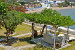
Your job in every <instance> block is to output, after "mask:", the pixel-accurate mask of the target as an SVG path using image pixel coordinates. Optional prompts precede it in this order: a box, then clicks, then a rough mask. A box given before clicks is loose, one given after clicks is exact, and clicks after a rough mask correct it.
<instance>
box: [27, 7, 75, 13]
mask: <svg viewBox="0 0 75 50" xmlns="http://www.w3.org/2000/svg"><path fill="white" fill-rule="evenodd" d="M43 9H44V8H33V9H27V10H28V11H27V12H26V13H34V12H37V13H39V12H41V11H42V10H43ZM51 9H53V10H63V9H75V6H72V7H71V6H68V7H51Z"/></svg>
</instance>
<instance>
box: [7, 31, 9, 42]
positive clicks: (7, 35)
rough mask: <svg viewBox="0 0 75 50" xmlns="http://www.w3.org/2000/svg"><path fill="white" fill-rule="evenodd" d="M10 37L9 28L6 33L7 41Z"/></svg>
mask: <svg viewBox="0 0 75 50" xmlns="http://www.w3.org/2000/svg"><path fill="white" fill-rule="evenodd" d="M8 37H9V32H8V30H7V33H6V42H8Z"/></svg>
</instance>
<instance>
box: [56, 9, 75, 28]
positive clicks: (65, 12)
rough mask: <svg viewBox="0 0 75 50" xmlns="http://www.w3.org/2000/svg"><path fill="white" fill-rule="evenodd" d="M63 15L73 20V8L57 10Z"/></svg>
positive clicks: (74, 16)
mask: <svg viewBox="0 0 75 50" xmlns="http://www.w3.org/2000/svg"><path fill="white" fill-rule="evenodd" d="M57 11H58V12H60V13H61V14H62V15H64V16H71V18H72V19H73V20H74V21H75V9H63V10H57ZM70 28H71V29H75V25H73V26H70Z"/></svg>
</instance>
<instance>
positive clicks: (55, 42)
mask: <svg viewBox="0 0 75 50" xmlns="http://www.w3.org/2000/svg"><path fill="white" fill-rule="evenodd" d="M56 31H57V27H56V29H55V34H54V50H55V49H56V42H55V41H56Z"/></svg>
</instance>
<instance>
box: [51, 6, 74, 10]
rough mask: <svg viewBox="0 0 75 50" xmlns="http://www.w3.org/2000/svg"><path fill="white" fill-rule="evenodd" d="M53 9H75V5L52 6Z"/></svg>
mask: <svg viewBox="0 0 75 50" xmlns="http://www.w3.org/2000/svg"><path fill="white" fill-rule="evenodd" d="M51 8H52V9H53V10H63V9H75V6H72V7H71V6H68V7H51Z"/></svg>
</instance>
